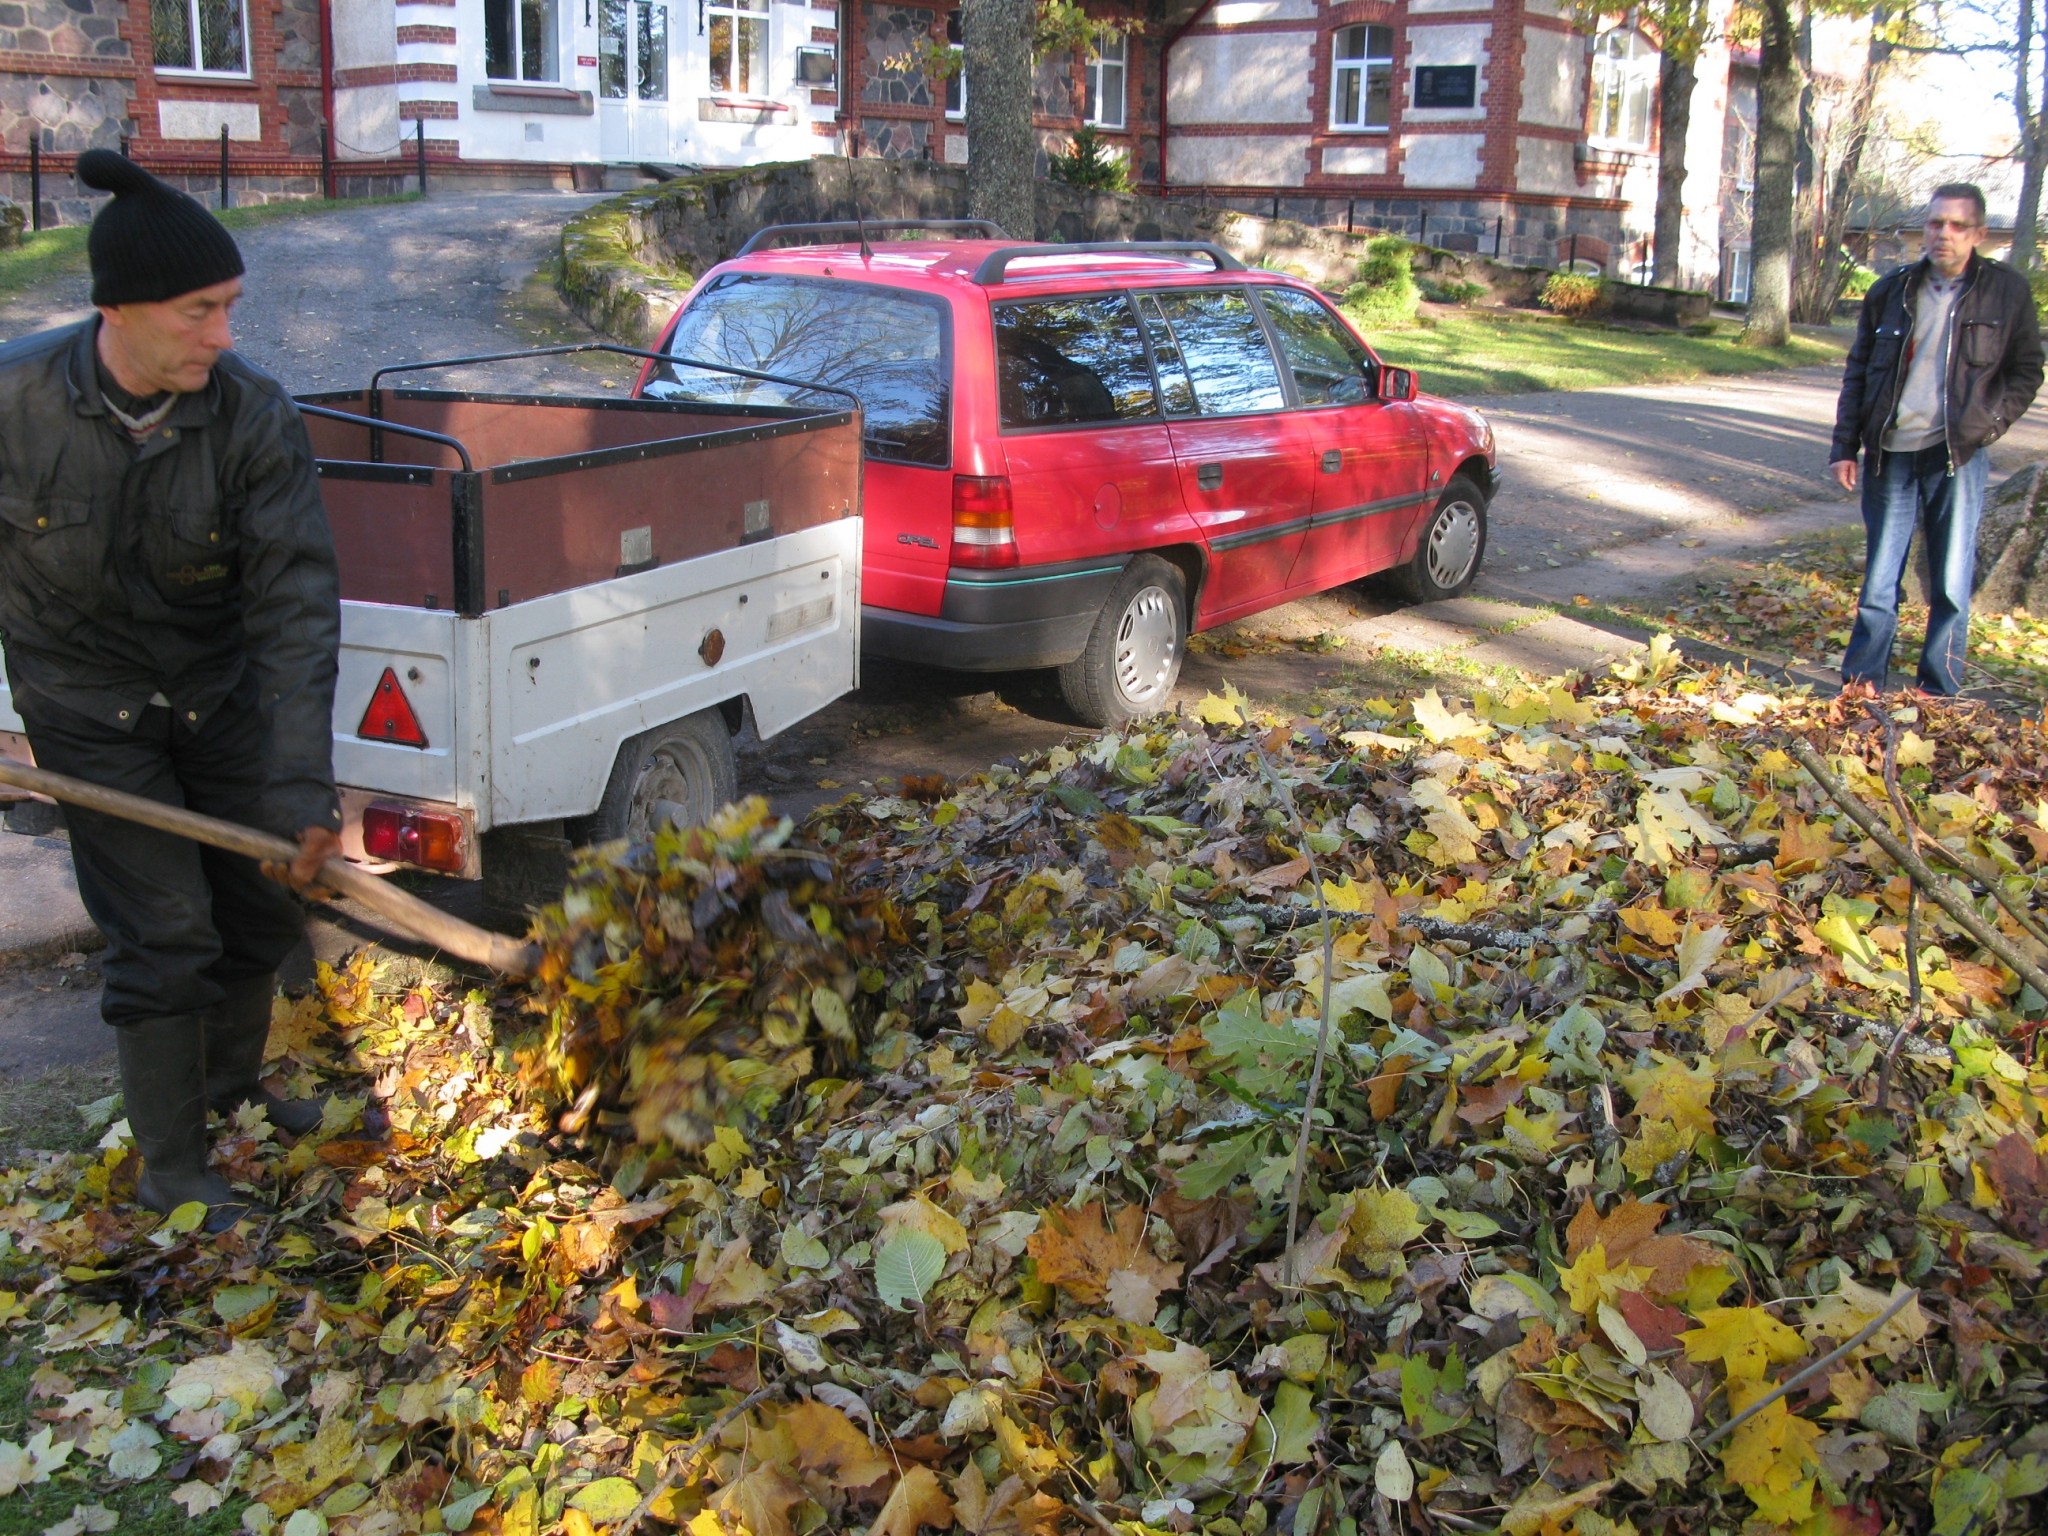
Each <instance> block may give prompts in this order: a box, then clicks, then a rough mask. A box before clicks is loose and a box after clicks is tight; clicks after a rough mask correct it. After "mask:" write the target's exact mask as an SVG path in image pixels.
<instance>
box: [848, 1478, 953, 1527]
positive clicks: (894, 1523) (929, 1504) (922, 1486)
mask: <svg viewBox="0 0 2048 1536" xmlns="http://www.w3.org/2000/svg"><path fill="white" fill-rule="evenodd" d="M952 1523H953V1501H952V1500H951V1499H949V1498H948V1497H946V1491H945V1489H943V1488H942V1487H940V1486H939V1478H938V1474H937V1473H935V1472H933V1471H932V1469H931V1468H930V1467H912V1468H910V1469H909V1470H908V1471H907V1472H905V1473H904V1474H903V1476H902V1477H901V1478H900V1479H899V1480H898V1481H897V1484H896V1486H895V1487H894V1488H892V1489H891V1490H890V1491H889V1499H888V1502H887V1503H885V1504H884V1505H883V1506H882V1512H881V1513H880V1514H878V1515H876V1516H875V1523H874V1524H873V1525H871V1526H870V1527H868V1536H916V1533H917V1530H918V1528H919V1527H920V1526H927V1525H928V1526H932V1527H934V1528H935V1529H938V1530H945V1529H946V1528H947V1527H949V1526H950V1525H952Z"/></svg>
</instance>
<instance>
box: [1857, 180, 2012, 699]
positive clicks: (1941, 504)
mask: <svg viewBox="0 0 2048 1536" xmlns="http://www.w3.org/2000/svg"><path fill="white" fill-rule="evenodd" d="M1983 241H1984V194H1983V193H1982V192H1981V191H1980V190H1978V189H1977V188H1976V187H1974V186H1971V185H1970V184H1969V183H1967V182H1951V183H1948V184H1947V185H1944V186H1940V187H1936V188H1935V189H1934V196H1933V197H1932V199H1930V201H1929V203H1928V207H1927V245H1926V254H1925V255H1923V256H1922V257H1921V258H1920V260H1918V261H1916V262H1913V263H1912V264H1911V265H1908V266H1904V267H1900V268H1898V269H1897V270H1896V271H1894V272H1891V273H1888V274H1887V275H1886V276H1884V277H1883V278H1881V279H1879V281H1878V282H1877V283H1876V284H1875V285H1874V286H1873V287H1872V288H1871V290H1870V292H1869V293H1868V294H1867V295H1866V296H1865V297H1864V300H1863V313H1862V317H1861V318H1860V319H1859V320H1858V321H1857V324H1856V341H1855V344H1854V345H1853V346H1852V347H1850V349H1849V361H1848V366H1847V369H1846V371H1845V372H1844V374H1843V377H1842V395H1841V399H1840V401H1839V402H1838V403H1837V405H1836V408H1835V436H1834V446H1833V449H1832V451H1831V452H1830V454H1829V459H1830V461H1831V462H1830V463H1829V465H1828V469H1829V471H1830V472H1831V473H1832V474H1833V475H1834V477H1835V481H1836V483H1837V484H1839V485H1840V486H1841V487H1842V489H1844V490H1846V491H1853V490H1855V489H1857V486H1858V483H1859V480H1860V483H1861V486H1862V490H1863V528H1864V567H1863V593H1862V596H1861V597H1860V598H1859V599H1858V601H1857V606H1856V627H1855V630H1854V631H1853V632H1852V633H1851V635H1850V637H1849V649H1848V651H1847V653H1846V654H1845V655H1844V656H1843V658H1842V681H1843V683H1844V684H1856V683H1868V684H1870V685H1871V686H1872V687H1874V688H1877V689H1880V690H1881V689H1883V688H1884V687H1885V686H1886V684H1887V683H1888V681H1889V677H1890V668H1891V652H1892V640H1893V638H1894V636H1895V635H1896V633H1897V630H1898V620H1899V582H1900V578H1901V576H1902V575H1903V574H1904V571H1905V567H1906V551H1907V549H1908V547H1909V546H1910V545H1911V543H1912V539H1913V529H1914V527H1915V526H1916V525H1920V526H1924V528H1925V530H1926V538H1927V561H1928V573H1929V574H1928V592H1927V603H1928V614H1927V637H1926V640H1925V643H1924V644H1923V645H1922V647H1921V651H1920V668H1919V674H1918V685H1919V687H1920V688H1921V689H1922V690H1923V691H1925V692H1928V693H1939V694H1955V693H1960V692H1961V691H1962V686H1963V663H1964V656H1965V653H1966V651H1967V649H1968V645H1969V631H1970V594H1971V591H1972V590H1973V588H1974V586H1975V584H1976V567H1977V524H1978V520H1979V518H1980V517H1981V516H1982V514H1983V510H1984V487H1985V481H1986V476H1987V473H1988V470H1989V465H1988V463H1987V462H1986V460H1985V457H1984V452H1983V450H1984V449H1985V448H1987V447H1989V446H1990V445H1991V444H1992V443H1995V442H1997V441H1998V439H1999V438H2001V437H2003V436H2004V435H2005V434H2006V433H2007V432H2008V431H2010V430H2011V428H2012V424H2013V423H2014V422H2015V421H2017V420H2019V418H2020V417H2021V415H2023V414H2024V413H2025V411H2026V409H2027V407H2028V406H2029V405H2031V404H2032V403H2033V400H2034V393H2035V391H2036V390H2038V389H2039V388H2040V387H2041V335H2040V327H2039V325H2038V324H2037V323H2036V320H2035V314H2034V298H2033V293H2032V291H2031V290H2030V289H2029V287H2028V286H2027V280H2026V278H2025V277H2023V276H2022V275H2021V274H2020V273H2018V272H2016V271H2014V270H2013V269H2012V268H2011V267H2008V266H2005V265H2003V264H2002V263H2000V262H1996V261H1990V260H1987V259H1986V258H1985V257H1983V256H1980V255H1978V254H1977V247H1978V246H1979V245H1981V244H1983ZM1859 451H1860V452H1861V454H1862V458H1863V465H1862V473H1861V475H1860V476H1859V474H1858V472H1857V454H1858V452H1859Z"/></svg>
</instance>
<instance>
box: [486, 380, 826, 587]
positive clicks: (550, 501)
mask: <svg viewBox="0 0 2048 1536" xmlns="http://www.w3.org/2000/svg"><path fill="white" fill-rule="evenodd" d="M860 453H861V446H860V429H859V426H858V424H857V423H855V422H851V421H849V422H845V423H841V424H838V425H832V426H812V427H806V428H802V429H799V430H794V431H785V432H783V433H782V434H781V435H777V436H772V437H768V438H766V439H764V440H761V441H757V442H740V443H723V444H717V445H714V446H711V447H707V448H703V449H700V450H696V451H693V452H685V453H671V454H665V455H663V456H661V457H658V458H649V459H625V460H621V461H619V462H616V463H610V464H597V465H591V466H588V467H586V468H580V469H575V470H570V471H567V472H564V473H559V474H546V475H536V476H533V477H532V478H513V479H509V480H505V481H499V480H497V479H495V478H494V477H493V476H492V475H490V474H485V475H484V476H483V482H484V484H483V509H484V572H485V577H484V586H485V590H486V593H487V599H488V601H489V602H490V603H491V604H492V605H493V606H497V605H499V604H501V603H504V602H515V603H516V602H522V601H524V600H526V599H528V598H533V597H540V596H543V595H545V594H547V593H550V592H560V591H565V590H567V589H568V588H571V587H580V586H588V585H589V584H591V583H592V582H598V581H606V580H609V579H611V578H612V577H614V576H617V575H620V574H622V572H628V571H631V570H634V569H641V568H645V567H647V566H650V565H673V564H674V563H675V562H677V561H679V560H690V559H694V558H695V557H697V556H698V555H707V554H712V553H714V552H716V551H718V550H723V549H732V548H734V547H736V546H737V545H740V544H744V543H748V542H753V541H758V540H760V539H764V538H771V537H776V536H779V535H781V534H786V533H794V532H796V531H797V530H799V529H802V528H814V527H816V526H818V525H819V524H821V523H828V522H832V521H834V520H835V519H837V518H841V517H848V516H851V515H852V514H853V513H854V511H855V510H856V509H857V508H858V505H859V486H860Z"/></svg>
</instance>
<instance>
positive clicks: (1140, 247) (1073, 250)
mask: <svg viewBox="0 0 2048 1536" xmlns="http://www.w3.org/2000/svg"><path fill="white" fill-rule="evenodd" d="M1026 256H1206V257H1208V258H1209V260H1210V261H1211V262H1212V263H1214V265H1215V269H1216V270H1217V271H1218V272H1242V271H1243V270H1244V263H1243V262H1241V261H1239V260H1238V259H1237V258H1236V257H1235V256H1233V255H1231V254H1230V252H1228V251H1226V250H1224V249H1223V247H1222V246H1220V245H1213V244H1211V243H1210V242H1209V241H1207V240H1091V241H1085V242H1083V243H1081V244H1079V245H1010V246H1005V247H1004V248H1003V249H1002V250H1000V251H991V252H989V254H988V255H987V256H986V257H984V258H983V259H982V263H981V265H980V266H978V267H976V268H975V269H974V281H975V282H977V283H984V284H995V283H1000V282H1002V281H1003V274H1004V272H1006V271H1007V270H1008V269H1009V265H1010V263H1011V262H1013V261H1017V260H1019V259H1021V258H1023V257H1026Z"/></svg>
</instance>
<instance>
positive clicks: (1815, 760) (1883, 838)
mask: <svg viewBox="0 0 2048 1536" xmlns="http://www.w3.org/2000/svg"><path fill="white" fill-rule="evenodd" d="M1785 750H1786V751H1788V752H1790V753H1791V754H1792V756H1793V758H1794V759H1795V760H1797V762H1798V764H1799V766H1800V767H1802V768H1804V769H1805V770H1806V771H1807V772H1808V773H1809V774H1811V775H1812V776H1813V781H1814V782H1815V783H1816V784H1818V785H1820V787H1821V788H1822V789H1823V790H1825V791H1826V792H1827V796H1828V798H1829V799H1830V800H1832V801H1834V802H1835V804H1836V805H1838V806H1840V807H1841V809H1842V814H1843V815H1845V816H1847V817H1848V818H1849V819H1850V820H1851V821H1853V822H1855V823H1856V825H1857V826H1859V827H1861V828H1862V829H1863V831H1864V834H1865V835H1866V836H1868V837H1869V839H1870V840H1871V841H1872V842H1873V843H1876V844H1877V846H1878V847H1880V848H1882V849H1883V850H1884V851H1885V852H1886V853H1888V854H1890V855H1891V858H1892V862H1893V863H1895V864H1897V865H1898V866H1899V867H1900V868H1901V869H1903V870H1904V871H1905V872H1906V873H1907V874H1908V875H1909V876H1910V877H1911V878H1912V879H1913V881H1914V882H1915V883H1916V884H1917V885H1918V886H1919V887H1920V889H1922V890H1923V891H1925V892H1926V893H1927V895H1928V899H1929V900H1931V901H1932V902H1933V903H1934V904H1935V905H1936V906H1938V907H1940V908H1941V910H1942V911H1944V912H1946V913H1947V914H1948V915H1949V916H1950V917H1952V918H1954V919H1955V921H1956V926H1957V927H1959V928H1961V929H1962V930H1963V931H1964V932H1965V933H1967V934H1969V936H1970V937H1971V938H1973V939H1975V940H1976V941H1977V943H1978V944H1979V945H1980V946H1981V947H1982V948H1983V949H1984V950H1985V951H1986V952H1987V953H1988V954H1990V955H1992V956H1994V957H1996V959H1997V960H1998V961H1999V963H2000V964H2002V965H2003V966H2004V967H2005V968H2006V969H2007V970H2009V971H2011V972H2012V973H2013V975H2015V976H2017V977H2019V979H2020V980H2021V981H2024V982H2025V983H2026V984H2027V985H2028V986H2030V987H2032V988H2033V989H2034V990H2035V991H2036V992H2038V993H2040V994H2041V996H2043V997H2048V972H2044V971H2043V970H2042V969H2041V968H2040V967H2039V966H2038V965H2035V964H2034V963H2033V962H2032V961H2031V960H2029V959H2027V958H2026V957H2025V956H2024V955H2022V954H2021V953H2020V952H2019V951H2018V950H2017V949H2015V948H2013V946H2012V943H2011V941H2009V940H2008V939H2007V938H2006V937H2005V935H2004V934H2002V933H2000V932H1999V931H1998V930H1997V929H1996V928H1993V927H1992V926H1991V925H1990V924H1989V923H1987V922H1985V921H1984V919H1983V918H1981V917H1979V916H1978V915H1977V913H1976V911H1975V910H1974V909H1973V908H1972V907H1971V906H1970V904H1969V903H1968V902H1966V901H1964V900H1963V899H1962V898H1961V897H1959V896H1957V895H1956V893H1955V892H1954V891H1952V890H1950V889H1949V888H1948V884H1947V882H1946V881H1944V880H1942V879H1941V878H1940V877H1939V876H1937V875H1936V874H1935V873H1934V871H1933V870H1931V869H1929V868H1928V867H1927V864H1926V862H1925V861H1924V860H1923V859H1921V857H1920V855H1919V854H1917V853H1915V852H1913V850H1912V849H1910V848H1908V847H1907V846H1906V845H1905V844H1904V843H1902V842H1900V841H1899V839H1898V838H1897V837H1895V836H1893V834H1892V830H1891V828H1889V827H1887V826H1886V825H1885V824H1884V823H1883V821H1881V820H1880V819H1879V818H1878V816H1877V814H1876V813H1875V812H1874V811H1872V810H1871V809H1870V807H1869V806H1867V805H1865V804H1864V803H1863V802H1862V801H1861V800H1859V799H1857V798H1856V796H1855V795H1854V794H1852V793H1850V790H1849V787H1848V786H1847V785H1846V784H1844V783H1843V782H1842V781H1841V780H1840V779H1838V778H1836V777H1835V775H1834V773H1833V772H1832V771H1831V770H1830V769H1829V768H1828V765H1827V764H1826V763H1825V762H1823V761H1822V760H1821V755H1820V754H1819V753H1818V752H1816V751H1814V750H1813V748H1812V746H1811V745H1809V744H1808V743H1806V742H1804V741H1801V740H1799V739H1798V738H1797V737H1793V738H1792V739H1791V740H1790V741H1788V742H1787V743H1786V747H1785Z"/></svg>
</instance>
